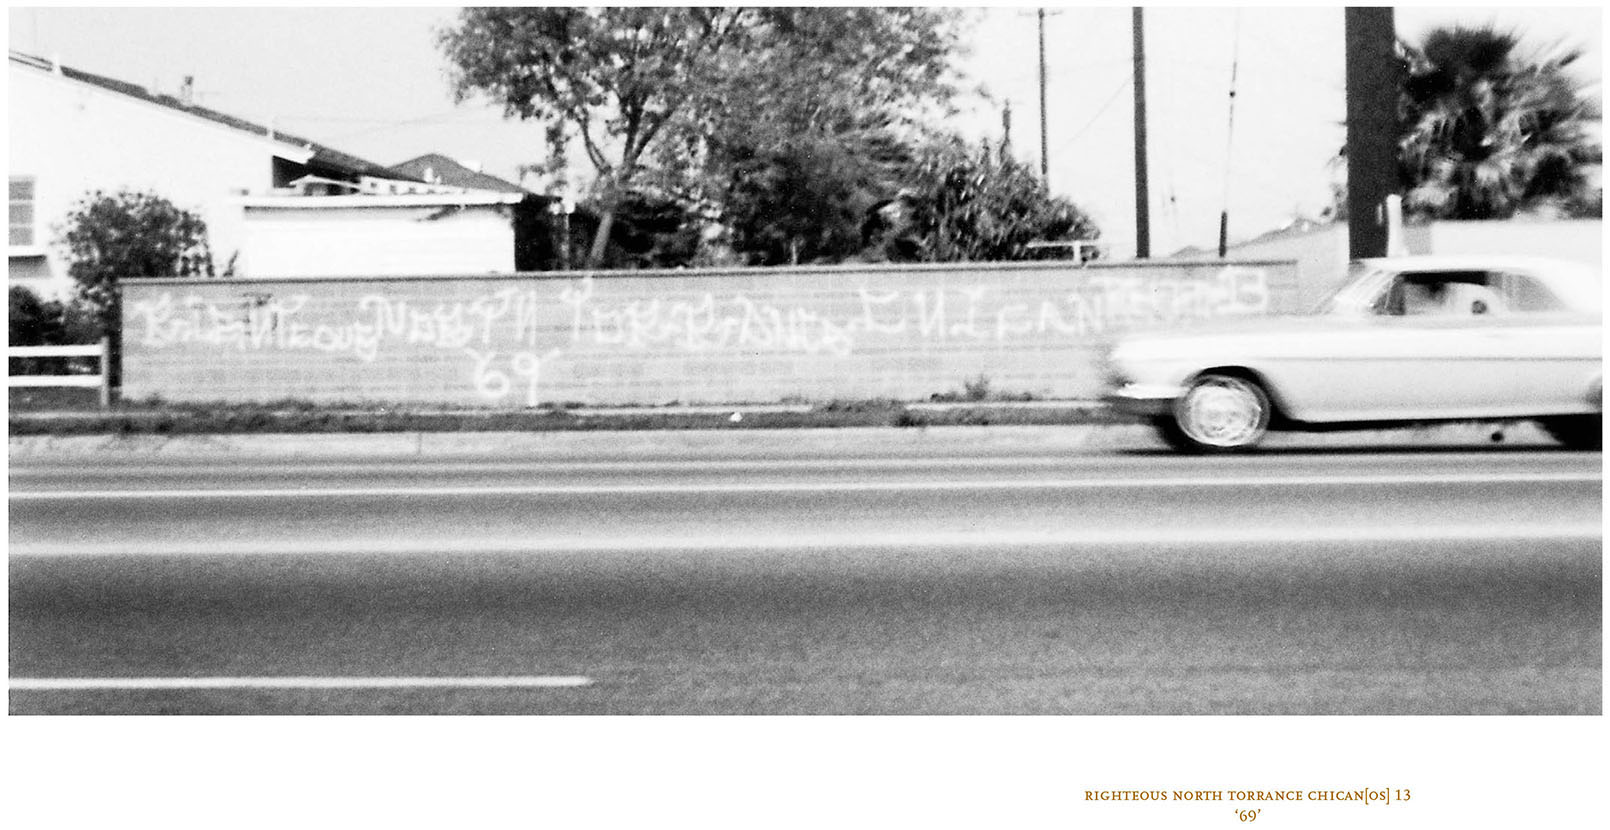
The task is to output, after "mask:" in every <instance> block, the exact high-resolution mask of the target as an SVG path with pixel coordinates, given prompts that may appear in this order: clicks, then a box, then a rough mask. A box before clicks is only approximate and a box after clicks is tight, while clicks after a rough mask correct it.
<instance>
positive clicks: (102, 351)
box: [6, 337, 112, 409]
mask: <svg viewBox="0 0 1610 830" xmlns="http://www.w3.org/2000/svg"><path fill="white" fill-rule="evenodd" d="M6 357H8V358H11V357H98V358H100V373H99V374H94V375H78V374H70V375H12V374H8V375H7V377H6V386H8V387H11V388H16V387H23V386H33V387H37V386H74V387H82V388H85V389H95V388H99V389H100V390H101V408H103V409H104V408H107V407H110V406H111V405H112V374H111V365H112V352H111V341H109V340H107V339H106V338H104V337H103V338H101V342H100V343H97V344H92V345H88V346H7V347H6Z"/></svg>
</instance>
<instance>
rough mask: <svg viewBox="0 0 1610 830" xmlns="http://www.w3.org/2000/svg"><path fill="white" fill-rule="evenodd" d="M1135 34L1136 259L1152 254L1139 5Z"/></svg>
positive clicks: (1142, 27)
mask: <svg viewBox="0 0 1610 830" xmlns="http://www.w3.org/2000/svg"><path fill="white" fill-rule="evenodd" d="M1131 28H1132V29H1133V30H1134V34H1135V258H1136V259H1147V258H1149V257H1151V255H1152V229H1151V217H1150V216H1149V215H1148V213H1149V209H1150V206H1151V194H1150V193H1149V192H1148V191H1149V188H1148V186H1147V181H1146V34H1145V20H1144V19H1143V18H1142V12H1141V7H1140V6H1135V7H1134V12H1133V17H1132V18H1131Z"/></svg>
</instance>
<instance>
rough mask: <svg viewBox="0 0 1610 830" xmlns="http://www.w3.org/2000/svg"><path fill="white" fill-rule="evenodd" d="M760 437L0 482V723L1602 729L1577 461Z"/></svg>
mask: <svg viewBox="0 0 1610 830" xmlns="http://www.w3.org/2000/svg"><path fill="white" fill-rule="evenodd" d="M775 437H776V439H777V444H776V446H775V447H773V449H772V450H771V451H768V452H760V453H757V452H754V451H753V450H752V446H751V447H750V448H749V449H744V450H742V451H736V450H735V451H730V452H728V451H722V450H720V449H711V448H704V449H701V450H699V451H697V452H676V453H666V454H655V453H637V455H639V456H641V457H626V456H624V455H623V454H621V453H619V452H610V451H603V450H600V451H598V452H596V453H593V454H592V455H591V456H589V455H588V454H586V453H570V454H567V455H566V456H564V457H562V458H561V457H537V456H531V455H526V454H522V453H520V452H517V451H511V452H509V453H498V452H491V453H479V454H477V455H476V456H474V457H471V456H468V455H464V456H458V457H451V456H443V457H430V458H420V457H411V456H404V455H398V456H383V457H369V458H346V459H310V460H301V461H286V460H275V459H272V458H248V457H234V456H228V457H215V458H205V457H192V458H188V459H186V458H179V459H164V458H162V457H160V456H157V455H137V456H130V457H123V458H115V459H114V458H108V457H86V458H79V459H76V460H75V459H72V458H37V457H28V458H22V459H19V458H17V457H16V456H15V455H14V456H13V458H12V467H11V471H10V499H9V501H10V505H9V506H10V528H9V533H10V539H9V541H10V562H9V569H10V644H9V645H10V665H11V668H10V673H11V678H10V702H9V708H10V711H11V712H12V713H13V714H26V713H521V714H590V713H604V714H637V713H678V714H718V713H719V714H751V713H752V714H803V713H823V714H862V713H867V714H872V713H877V714H904V713H929V714H984V713H1005V714H1017V713H1022V714H1319V713H1333V714H1387V713H1393V714H1397V713H1403V714H1433V713H1434V714H1456V713H1457V714H1489V713H1490V714H1514V713H1584V714H1586V713H1595V714H1596V713H1599V712H1600V708H1601V697H1602V695H1601V691H1602V671H1601V670H1602V667H1601V656H1600V655H1601V650H1602V649H1601V644H1602V620H1601V595H1602V589H1601V585H1602V562H1603V558H1602V531H1601V512H1602V511H1601V482H1602V475H1601V464H1602V458H1601V456H1600V455H1599V454H1597V453H1571V452H1563V451H1557V450H1552V449H1549V448H1546V447H1531V448H1511V447H1494V448H1476V449H1472V448H1469V447H1460V448H1447V447H1435V446H1428V447H1421V448H1404V447H1399V448H1396V449H1394V450H1392V451H1384V452H1377V451H1339V450H1334V449H1332V450H1327V451H1320V452H1310V451H1304V450H1302V449H1301V448H1297V449H1287V450H1284V451H1270V452H1264V453H1260V454H1256V455H1252V456H1248V457H1241V458H1230V459H1192V458H1182V457H1178V456H1173V455H1168V454H1164V453H1157V452H1151V451H1148V450H1146V449H1145V448H1135V449H1133V450H1124V449H1122V448H1119V449H1116V450H1113V449H1103V450H1086V451H1081V452H1072V453H1069V452H1061V451H1059V452H1056V453H1046V452H1043V451H1037V450H1035V449H1034V448H1033V447H1029V448H1021V447H1019V448H1009V449H1003V448H1002V447H1001V446H999V445H992V444H990V443H989V442H980V443H979V445H978V447H977V448H976V449H973V450H969V449H968V448H967V447H966V446H965V442H964V443H963V445H962V446H961V448H960V449H955V448H953V449H951V450H949V451H946V452H943V453H929V452H922V451H920V450H911V451H889V450H887V449H881V450H880V449H877V448H875V447H872V446H869V445H865V444H852V445H848V446H844V447H839V448H836V449H821V448H812V449H810V450H809V451H806V450H799V451H794V452H791V451H788V449H787V447H788V444H789V441H790V433H787V432H779V433H777V434H776V435H775ZM751 440H752V439H751ZM746 446H748V445H746Z"/></svg>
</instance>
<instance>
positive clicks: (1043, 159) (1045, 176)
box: [1036, 9, 1051, 192]
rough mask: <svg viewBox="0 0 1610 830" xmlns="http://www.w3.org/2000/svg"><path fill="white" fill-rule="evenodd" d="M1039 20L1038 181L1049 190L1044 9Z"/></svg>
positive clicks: (1049, 169) (1049, 160)
mask: <svg viewBox="0 0 1610 830" xmlns="http://www.w3.org/2000/svg"><path fill="white" fill-rule="evenodd" d="M1036 16H1037V17H1038V18H1039V20H1040V181H1041V182H1042V183H1043V184H1045V189H1046V191H1048V192H1049V191H1050V190H1051V155H1050V149H1049V147H1050V144H1049V143H1048V141H1047V140H1046V128H1045V123H1046V117H1045V9H1037V10H1036Z"/></svg>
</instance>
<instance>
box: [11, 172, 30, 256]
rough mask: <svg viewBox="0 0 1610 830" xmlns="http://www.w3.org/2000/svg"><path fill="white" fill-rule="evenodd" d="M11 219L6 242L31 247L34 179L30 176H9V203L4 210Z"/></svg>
mask: <svg viewBox="0 0 1610 830" xmlns="http://www.w3.org/2000/svg"><path fill="white" fill-rule="evenodd" d="M6 215H7V216H8V217H10V220H11V236H10V241H9V242H8V244H9V245H10V246H11V247H13V248H17V247H32V246H33V245H34V244H35V241H34V180H33V177H32V176H12V177H11V203H10V205H9V207H8V208H7V210H6Z"/></svg>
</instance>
